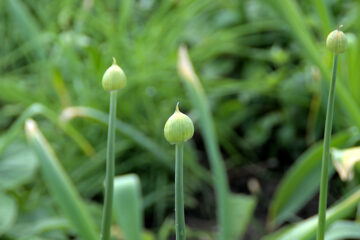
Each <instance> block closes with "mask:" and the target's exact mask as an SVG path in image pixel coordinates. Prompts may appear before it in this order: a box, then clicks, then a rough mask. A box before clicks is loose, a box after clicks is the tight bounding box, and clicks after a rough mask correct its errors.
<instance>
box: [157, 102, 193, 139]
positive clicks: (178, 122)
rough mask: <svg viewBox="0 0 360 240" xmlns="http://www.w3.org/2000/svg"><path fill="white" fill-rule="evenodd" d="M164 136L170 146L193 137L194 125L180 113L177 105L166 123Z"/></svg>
mask: <svg viewBox="0 0 360 240" xmlns="http://www.w3.org/2000/svg"><path fill="white" fill-rule="evenodd" d="M164 135H165V138H166V140H167V141H168V142H169V143H171V144H178V143H183V142H186V141H187V140H189V139H190V138H191V137H192V136H193V135H194V124H193V122H192V121H191V119H190V118H189V117H188V116H187V115H185V114H183V113H182V112H180V110H179V103H178V104H177V105H176V109H175V112H174V114H173V115H171V117H170V118H169V119H168V120H167V121H166V124H165V127H164Z"/></svg>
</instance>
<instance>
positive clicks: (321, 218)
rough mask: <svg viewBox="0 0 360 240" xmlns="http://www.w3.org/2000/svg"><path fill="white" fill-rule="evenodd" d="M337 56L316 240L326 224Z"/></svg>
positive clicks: (336, 58) (333, 73)
mask: <svg viewBox="0 0 360 240" xmlns="http://www.w3.org/2000/svg"><path fill="white" fill-rule="evenodd" d="M337 62H338V55H337V54H334V62H333V69H332V76H331V82H330V89H329V97H328V103H327V110H326V120H325V133H324V148H323V157H322V166H321V182H320V198H319V218H318V231H317V240H324V236H325V223H326V204H327V203H326V202H327V191H328V168H329V158H330V142H331V130H332V121H333V116H334V101H335V82H336V70H337Z"/></svg>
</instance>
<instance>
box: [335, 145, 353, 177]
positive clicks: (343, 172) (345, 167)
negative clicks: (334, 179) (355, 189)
mask: <svg viewBox="0 0 360 240" xmlns="http://www.w3.org/2000/svg"><path fill="white" fill-rule="evenodd" d="M331 153H332V162H333V164H334V167H335V169H336V171H337V172H338V174H339V176H340V178H341V180H342V181H350V180H351V179H353V177H354V167H355V164H356V163H357V162H360V147H353V148H348V149H345V150H338V149H332V152H331Z"/></svg>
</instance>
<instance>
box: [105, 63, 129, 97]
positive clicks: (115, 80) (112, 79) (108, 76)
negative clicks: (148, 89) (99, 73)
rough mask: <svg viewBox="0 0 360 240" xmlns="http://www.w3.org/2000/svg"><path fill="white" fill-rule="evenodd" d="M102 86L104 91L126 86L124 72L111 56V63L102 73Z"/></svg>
mask: <svg viewBox="0 0 360 240" xmlns="http://www.w3.org/2000/svg"><path fill="white" fill-rule="evenodd" d="M102 86H103V88H104V89H105V90H106V91H116V90H120V89H122V88H124V87H125V86H126V76H125V73H124V71H123V70H122V69H121V68H120V67H119V66H118V65H117V64H116V60H115V58H113V64H112V65H111V66H110V67H109V68H108V69H107V70H106V72H105V73H104V76H103V78H102Z"/></svg>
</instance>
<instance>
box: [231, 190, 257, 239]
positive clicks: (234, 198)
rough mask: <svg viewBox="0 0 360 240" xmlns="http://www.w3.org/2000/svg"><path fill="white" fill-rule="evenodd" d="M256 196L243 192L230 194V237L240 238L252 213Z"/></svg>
mask: <svg viewBox="0 0 360 240" xmlns="http://www.w3.org/2000/svg"><path fill="white" fill-rule="evenodd" d="M255 207H256V198H255V197H252V196H247V195H243V194H230V196H229V210H230V219H231V220H230V221H229V222H230V223H231V226H230V231H231V239H240V237H241V236H242V235H243V234H244V233H245V231H246V228H247V226H248V224H249V222H250V220H251V218H252V216H253V214H254V210H255Z"/></svg>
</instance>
